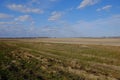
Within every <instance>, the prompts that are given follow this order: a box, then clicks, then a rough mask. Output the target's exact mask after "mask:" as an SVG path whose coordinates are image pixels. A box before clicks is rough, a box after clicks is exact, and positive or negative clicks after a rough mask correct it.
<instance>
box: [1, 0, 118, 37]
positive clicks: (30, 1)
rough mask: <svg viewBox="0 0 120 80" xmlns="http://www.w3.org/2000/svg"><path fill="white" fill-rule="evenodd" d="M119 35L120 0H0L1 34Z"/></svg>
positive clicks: (33, 35)
mask: <svg viewBox="0 0 120 80" xmlns="http://www.w3.org/2000/svg"><path fill="white" fill-rule="evenodd" d="M113 36H120V0H0V37H113Z"/></svg>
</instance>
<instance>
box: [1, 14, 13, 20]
mask: <svg viewBox="0 0 120 80" xmlns="http://www.w3.org/2000/svg"><path fill="white" fill-rule="evenodd" d="M11 17H12V16H11V15H9V14H5V13H0V19H8V18H11Z"/></svg>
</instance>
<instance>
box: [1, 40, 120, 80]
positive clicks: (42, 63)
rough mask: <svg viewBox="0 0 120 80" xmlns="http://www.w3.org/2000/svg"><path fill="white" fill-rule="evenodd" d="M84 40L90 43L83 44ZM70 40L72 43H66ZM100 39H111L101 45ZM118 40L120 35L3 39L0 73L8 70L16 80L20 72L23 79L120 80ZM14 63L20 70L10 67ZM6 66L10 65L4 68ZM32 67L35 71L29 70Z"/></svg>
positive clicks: (119, 47)
mask: <svg viewBox="0 0 120 80" xmlns="http://www.w3.org/2000/svg"><path fill="white" fill-rule="evenodd" d="M82 40H83V41H85V42H87V41H88V42H89V43H88V44H87V43H85V44H84V43H82V44H80V43H79V42H81V41H82ZM67 41H68V43H71V42H72V44H66V43H67ZM76 41H77V42H76ZM95 41H96V42H95ZM112 41H113V42H112ZM74 42H76V43H75V44H74ZM91 42H93V43H91ZM97 42H100V43H101V42H104V43H105V42H108V43H109V45H108V43H107V44H104V45H98V44H97ZM117 42H119V39H110V40H108V39H102V40H98V39H94V40H93V39H92V40H91V39H89V40H88V39H87V40H86V39H40V40H39V39H30V40H26V39H20V40H13V41H12V40H6V41H4V40H2V41H1V42H0V46H1V47H0V55H1V56H4V57H0V59H1V62H0V64H1V65H2V67H1V69H0V76H3V71H5V70H7V71H8V73H9V74H10V76H12V78H14V80H16V79H17V77H18V75H17V74H19V75H21V76H20V79H21V80H24V78H26V76H27V78H28V79H30V78H32V79H36V80H41V79H42V80H53V79H54V80H119V79H120V46H118V45H117V46H116V45H115V46H114V45H113V43H114V44H115V43H117ZM77 43H79V44H77ZM111 43H112V44H111ZM95 44H96V45H95ZM110 45H112V46H110ZM6 61H7V62H6ZM23 62H24V64H23ZM11 64H15V66H13V68H14V69H15V70H16V67H18V70H20V71H18V72H15V71H14V69H12V71H11V66H12V65H11ZM21 64H22V66H21ZM5 66H8V67H6V68H5V69H4V67H5ZM23 66H25V68H24V67H23ZM9 69H10V70H9ZM31 70H32V73H33V74H30V73H29V72H31ZM16 73H17V74H16ZM22 73H25V74H26V75H25V74H22ZM4 74H7V73H4ZM13 75H15V76H17V77H15V76H13ZM30 75H34V76H30ZM10 76H7V77H8V78H11V77H10ZM1 78H2V77H1ZM12 80H13V79H12Z"/></svg>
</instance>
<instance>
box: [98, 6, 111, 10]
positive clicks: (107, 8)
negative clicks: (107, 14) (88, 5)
mask: <svg viewBox="0 0 120 80" xmlns="http://www.w3.org/2000/svg"><path fill="white" fill-rule="evenodd" d="M111 7H112V5H106V6H103V7H102V8H98V9H97V11H102V10H109V9H110V8H111Z"/></svg>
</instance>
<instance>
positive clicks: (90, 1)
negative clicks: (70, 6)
mask: <svg viewBox="0 0 120 80" xmlns="http://www.w3.org/2000/svg"><path fill="white" fill-rule="evenodd" d="M98 2H99V0H83V1H82V2H81V3H80V5H79V6H78V7H77V8H78V9H81V8H84V7H86V6H91V5H94V4H97V3H98Z"/></svg>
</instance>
